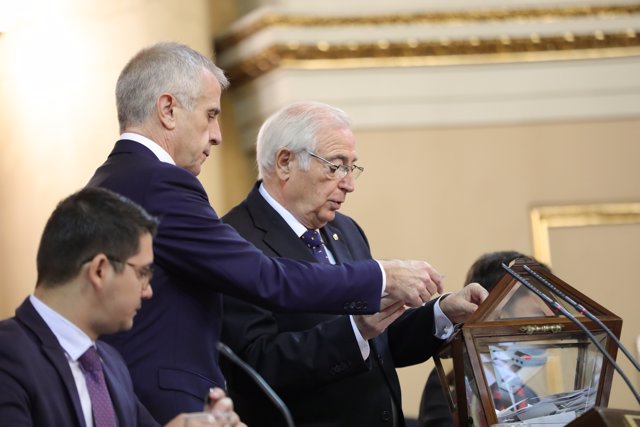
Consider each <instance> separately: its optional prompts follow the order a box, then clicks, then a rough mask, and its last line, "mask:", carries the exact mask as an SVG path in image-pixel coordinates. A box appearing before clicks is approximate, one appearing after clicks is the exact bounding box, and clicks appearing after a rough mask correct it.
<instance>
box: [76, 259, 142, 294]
mask: <svg viewBox="0 0 640 427" xmlns="http://www.w3.org/2000/svg"><path fill="white" fill-rule="evenodd" d="M94 256H95V255H94ZM106 257H107V259H108V260H109V261H111V262H116V263H118V264H122V265H123V266H125V267H126V266H129V267H131V268H133V272H134V273H136V277H137V278H138V280H139V281H140V284H141V285H142V290H143V291H144V290H146V289H147V288H148V287H149V284H150V283H151V279H152V278H153V265H152V264H149V265H136V264H134V263H132V262H128V261H122V260H121V259H118V258H116V257H114V256H111V255H106ZM92 259H93V257H91V258H89V259H87V260H85V261H84V262H83V263H82V264H86V263H88V262H89V261H91V260H92Z"/></svg>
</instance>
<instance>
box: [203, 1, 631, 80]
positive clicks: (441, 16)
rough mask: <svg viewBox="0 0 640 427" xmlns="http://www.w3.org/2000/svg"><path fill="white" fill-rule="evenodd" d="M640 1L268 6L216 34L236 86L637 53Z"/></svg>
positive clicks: (222, 62) (218, 53)
mask: <svg viewBox="0 0 640 427" xmlns="http://www.w3.org/2000/svg"><path fill="white" fill-rule="evenodd" d="M639 33H640V4H620V5H594V6H588V5H585V6H577V5H564V6H558V7H541V8H522V7H520V8H513V9H506V8H500V9H497V8H494V9H487V10H468V11H431V12H412V13H409V12H403V13H398V14H388V13H387V14H379V15H366V16H303V15H300V14H292V13H276V12H273V11H271V10H270V9H267V10H265V11H258V13H255V14H253V15H252V16H249V17H245V18H243V19H241V20H239V21H237V22H236V23H235V24H234V25H233V26H232V27H231V29H230V30H229V31H227V32H226V33H224V34H221V35H220V36H219V37H218V38H217V39H216V40H215V51H216V56H217V60H216V61H217V63H218V64H219V65H220V66H222V68H224V69H225V70H226V72H227V74H228V75H229V77H230V79H231V80H232V82H233V83H234V85H233V87H234V88H237V87H238V86H240V85H242V84H244V83H247V82H249V81H252V80H254V79H257V78H259V77H260V76H262V75H264V74H265V73H267V72H269V71H271V70H273V69H275V68H277V67H286V68H292V69H345V68H372V67H412V66H441V65H458V64H482V63H509V62H531V61H557V60H574V59H594V58H612V57H628V56H637V55H640V34H639Z"/></svg>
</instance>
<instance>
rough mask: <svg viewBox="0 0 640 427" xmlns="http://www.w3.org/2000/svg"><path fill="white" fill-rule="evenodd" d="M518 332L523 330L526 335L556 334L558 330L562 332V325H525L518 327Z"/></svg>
mask: <svg viewBox="0 0 640 427" xmlns="http://www.w3.org/2000/svg"><path fill="white" fill-rule="evenodd" d="M520 332H524V333H525V334H527V335H533V334H546V333H552V334H557V333H558V332H562V325H559V324H558V325H525V326H521V327H520Z"/></svg>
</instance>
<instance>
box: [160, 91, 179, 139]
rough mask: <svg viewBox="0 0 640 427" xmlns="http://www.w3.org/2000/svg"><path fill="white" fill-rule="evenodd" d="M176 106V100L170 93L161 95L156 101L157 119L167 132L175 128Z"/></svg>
mask: <svg viewBox="0 0 640 427" xmlns="http://www.w3.org/2000/svg"><path fill="white" fill-rule="evenodd" d="M177 106H178V100H177V99H176V98H175V97H174V96H173V95H171V94H170V93H163V94H162V95H160V96H159V97H158V100H157V101H156V114H157V115H158V119H159V120H160V123H162V125H163V126H164V127H165V128H166V129H168V130H173V129H174V128H175V127H176V115H175V108H176V107H177Z"/></svg>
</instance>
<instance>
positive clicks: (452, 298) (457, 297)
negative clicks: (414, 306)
mask: <svg viewBox="0 0 640 427" xmlns="http://www.w3.org/2000/svg"><path fill="white" fill-rule="evenodd" d="M488 295H489V292H488V291H487V290H486V289H485V288H483V287H482V286H481V285H480V284H479V283H469V284H468V285H467V286H464V287H463V288H462V289H460V290H459V291H458V292H455V293H453V294H450V295H448V296H447V297H446V298H443V299H441V300H440V308H441V309H442V312H443V313H444V314H445V315H446V316H447V317H448V318H449V320H451V322H452V323H464V322H465V321H466V320H467V319H468V318H469V317H470V316H471V315H472V314H473V313H474V312H475V311H476V310H477V309H478V305H479V304H480V303H481V302H482V301H484V300H485V299H486V298H487V296H488Z"/></svg>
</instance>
